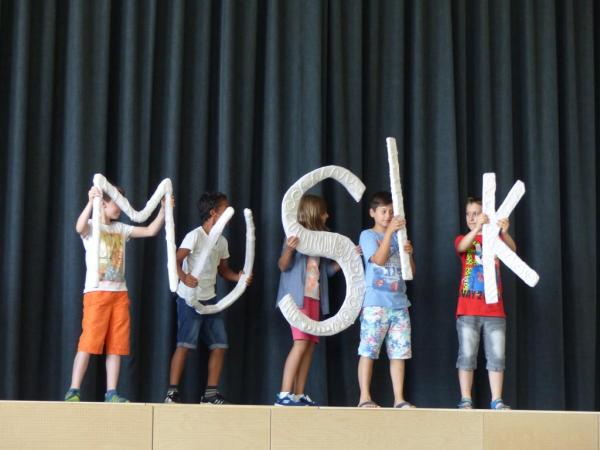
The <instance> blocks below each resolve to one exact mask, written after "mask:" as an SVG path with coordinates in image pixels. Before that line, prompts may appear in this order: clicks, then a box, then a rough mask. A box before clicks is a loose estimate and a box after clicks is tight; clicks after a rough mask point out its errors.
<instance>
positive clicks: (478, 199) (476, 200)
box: [465, 197, 482, 207]
mask: <svg viewBox="0 0 600 450" xmlns="http://www.w3.org/2000/svg"><path fill="white" fill-rule="evenodd" d="M471 203H477V204H478V205H481V203H482V202H481V197H467V202H466V203H465V207H467V206H469V205H470V204H471Z"/></svg>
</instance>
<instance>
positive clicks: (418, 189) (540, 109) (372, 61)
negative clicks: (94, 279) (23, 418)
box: [0, 0, 600, 410]
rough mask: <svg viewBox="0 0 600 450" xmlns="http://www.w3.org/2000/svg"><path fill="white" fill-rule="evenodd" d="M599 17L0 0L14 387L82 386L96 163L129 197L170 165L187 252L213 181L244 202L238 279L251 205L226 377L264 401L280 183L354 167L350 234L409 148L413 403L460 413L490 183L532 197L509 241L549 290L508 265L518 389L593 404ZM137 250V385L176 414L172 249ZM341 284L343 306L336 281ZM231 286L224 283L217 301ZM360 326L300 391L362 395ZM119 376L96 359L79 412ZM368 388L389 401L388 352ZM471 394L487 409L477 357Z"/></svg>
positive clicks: (467, 6)
mask: <svg viewBox="0 0 600 450" xmlns="http://www.w3.org/2000/svg"><path fill="white" fill-rule="evenodd" d="M598 14H599V13H598V10H597V8H595V5H594V2H593V1H592V0H589V1H584V0H582V1H550V0H548V1H536V0H518V1H487V0H484V1H480V0H456V1H426V2H423V1H399V0H389V1H384V0H381V1H352V0H337V1H336V0H331V1H294V0H290V1H275V0H271V1H269V0H244V1H241V0H240V1H177V0H173V1H168V2H162V1H152V0H147V1H135V0H119V1H104V0H102V1H101V0H95V1H89V0H72V1H65V0H44V1H34V0H12V1H11V0H1V1H0V148H1V155H2V157H1V158H0V176H1V177H2V179H1V183H2V184H1V187H2V194H3V196H2V198H3V200H2V202H0V211H1V212H2V218H1V219H2V220H1V221H0V238H1V240H2V252H1V259H0V283H1V284H0V292H1V295H2V299H1V301H0V398H3V399H23V400H58V399H61V398H62V395H63V394H64V392H65V390H66V388H67V387H68V384H69V380H70V373H71V367H72V362H73V356H74V354H75V350H76V344H77V339H78V336H79V333H80V331H81V313H82V304H81V291H82V288H83V282H84V274H85V266H84V252H83V246H82V244H81V241H80V239H79V237H78V236H77V234H76V232H75V231H74V223H75V220H76V218H77V216H78V214H79V212H80V211H81V209H82V208H83V206H84V204H85V202H86V200H87V190H88V189H89V186H90V184H91V180H92V176H93V174H94V173H96V172H100V173H103V174H105V175H106V176H107V177H109V178H110V179H112V180H114V181H115V182H116V183H118V184H120V185H122V186H123V187H124V188H125V189H126V191H127V195H128V198H129V199H130V200H131V201H132V204H133V205H134V206H137V207H140V206H142V205H143V204H144V203H145V201H146V199H147V198H148V197H149V195H150V194H151V193H152V192H153V191H154V189H155V187H156V186H157V184H158V183H159V181H160V180H161V179H162V178H165V177H170V178H171V179H172V180H173V182H174V186H175V190H176V197H177V208H176V228H177V230H176V233H177V241H178V243H180V242H181V239H182V238H183V236H184V234H185V233H186V232H187V231H189V230H191V229H192V228H195V227H197V226H198V225H199V223H198V214H197V211H196V207H195V202H196V200H197V198H198V197H199V195H200V193H201V192H203V191H205V190H215V189H218V190H221V191H224V192H226V193H227V194H228V195H229V197H230V199H231V203H232V205H233V206H234V207H235V208H236V209H237V214H236V216H235V217H234V219H233V220H232V223H231V225H230V226H229V228H228V231H227V233H226V236H227V237H228V239H229V243H230V249H231V253H232V257H231V261H230V263H231V266H232V267H233V268H236V269H239V268H241V265H242V263H243V254H244V238H245V231H244V223H243V219H242V214H241V211H242V208H244V207H250V208H252V210H253V211H254V217H255V220H256V228H257V243H258V245H257V257H256V265H255V267H256V270H255V282H254V285H253V286H252V287H251V288H250V289H249V290H248V291H247V293H246V294H245V295H244V297H243V298H241V299H240V300H239V301H238V302H237V303H236V304H234V305H233V306H232V307H231V308H230V309H229V310H228V311H227V312H226V313H225V316H226V324H227V328H228V332H229V338H230V345H231V349H230V351H229V353H228V355H227V360H226V365H225V370H224V373H223V377H222V383H221V389H222V391H223V392H224V393H225V395H226V396H227V397H229V398H230V399H231V400H233V401H234V402H237V403H258V404H260V403H271V402H272V401H273V400H274V395H275V393H276V391H278V390H279V385H280V381H281V374H282V368H283V363H284V360H285V357H286V355H287V352H288V350H289V348H290V346H291V336H290V332H289V327H288V325H287V324H286V322H285V320H284V319H283V317H282V316H281V314H280V313H279V311H278V310H276V309H275V294H276V290H277V283H278V278H279V274H278V269H277V264H276V261H277V258H278V256H279V250H280V248H281V242H282V239H283V230H282V226H281V222H280V202H281V199H282V196H283V193H284V192H285V191H286V189H287V188H288V186H290V185H291V184H292V183H293V182H294V181H295V180H296V179H297V178H298V177H299V176H301V175H303V174H304V173H306V172H308V171H310V170H312V169H315V168H317V167H319V166H322V165H327V164H337V165H341V166H344V167H346V168H348V169H350V170H352V171H353V172H354V173H355V174H357V175H358V176H359V177H361V178H362V180H363V181H364V182H365V184H366V185H367V194H366V196H365V198H364V199H363V201H362V202H361V203H360V204H356V203H354V202H353V201H352V199H351V198H350V197H349V195H348V194H347V193H346V192H345V190H344V189H343V188H342V187H341V186H340V185H339V184H336V183H334V182H326V183H324V184H323V185H322V186H320V187H319V188H318V189H317V192H321V193H322V194H323V195H324V196H325V197H326V199H327V201H328V204H329V209H330V213H331V219H330V226H331V228H332V229H333V230H335V231H337V232H340V233H343V234H345V235H347V236H349V237H350V238H352V239H353V240H354V241H358V235H359V232H360V230H361V229H364V228H367V227H370V226H371V223H370V220H369V218H368V214H367V204H368V202H367V201H366V199H367V197H368V195H370V194H371V193H373V192H374V191H376V190H380V189H387V188H388V166H387V157H386V150H385V138H386V137H387V136H395V137H396V138H397V139H398V147H399V152H400V164H401V171H402V178H403V187H404V195H405V204H406V211H407V219H408V231H409V237H410V238H411V239H412V240H413V243H414V246H415V258H416V262H417V276H416V279H415V280H414V281H412V282H410V283H409V295H410V299H411V300H412V302H413V306H412V308H411V316H412V324H413V353H414V357H413V359H412V360H411V361H410V362H409V363H408V366H407V375H406V396H407V398H408V399H409V400H411V401H413V402H414V403H415V404H417V405H418V406H423V407H453V406H454V405H455V404H456V401H457V400H458V397H459V389H458V381H457V378H456V370H455V360H456V354H457V338H456V331H455V318H454V311H455V305H456V297H457V290H458V282H459V270H460V267H459V265H460V264H459V260H458V258H457V257H456V254H455V252H454V248H453V240H454V237H455V235H457V234H458V233H460V232H462V231H464V230H465V223H464V206H463V203H464V199H465V197H466V196H467V195H468V194H478V193H480V192H481V183H482V181H481V180H482V174H483V173H484V172H495V173H496V174H497V180H498V191H497V203H498V204H499V203H500V202H501V200H502V199H503V198H504V196H505V195H506V193H507V192H508V190H509V189H510V187H511V186H512V184H513V183H514V181H515V180H517V179H521V180H523V181H524V182H525V184H526V187H527V193H526V195H525V196H524V198H523V199H522V200H521V202H520V204H519V205H518V207H517V208H516V210H515V211H514V213H513V214H512V217H511V230H512V234H513V235H514V236H515V239H516V241H517V244H518V253H519V254H520V255H521V256H522V257H523V259H524V260H525V261H527V262H528V263H529V264H530V265H531V266H532V267H533V268H535V269H536V270H537V271H538V272H539V274H540V277H541V280H540V282H539V284H538V286H537V287H535V288H533V289H532V288H529V287H527V286H526V285H525V284H524V283H523V282H521V281H520V280H519V279H517V278H516V277H515V276H514V275H513V274H512V273H511V272H510V271H508V270H507V269H503V281H504V287H505V298H506V308H507V313H508V332H507V371H506V383H505V393H504V398H505V399H506V401H507V402H508V403H510V404H512V405H513V406H514V407H517V408H527V409H576V410H595V409H598V406H599V405H600V389H599V381H598V380H600V358H599V357H598V344H599V343H600V326H599V311H598V308H597V301H596V300H597V259H596V254H597V252H596V250H597V247H598V240H597V218H596V214H597V207H598V186H597V181H596V177H597V167H598V161H597V157H596V147H597V139H598V133H599V132H600V126H599V125H598V116H597V115H596V112H597V110H598V93H597V91H596V88H597V78H598V76H599V73H600V72H599V71H598V61H600V59H598V58H599V55H598V52H599V48H600V46H599V45H598V44H599V38H598V33H597V32H596V28H597V27H599V22H598ZM598 29H599V30H600V28H598ZM163 236H164V234H163ZM128 248H129V249H128V255H127V260H128V263H127V280H128V285H129V289H130V296H131V299H132V305H131V312H132V329H131V343H132V352H131V356H129V357H127V358H125V359H124V362H123V367H122V373H121V378H120V391H121V392H122V394H123V395H125V396H127V397H129V398H131V399H132V400H135V401H146V402H159V401H162V399H163V396H164V394H165V388H166V386H167V383H168V372H169V361H170V356H171V354H172V351H173V349H174V344H175V331H176V320H175V303H174V302H173V300H172V298H171V295H170V293H169V290H168V284H167V275H166V269H165V266H166V253H165V245H164V239H163V237H157V238H154V239H146V240H135V241H132V242H131V243H130V244H129V245H128ZM333 284H334V285H333V287H332V297H333V308H334V310H336V309H337V308H338V307H339V304H340V302H341V301H342V299H343V296H344V282H343V277H339V276H338V279H337V280H336V281H335V282H334V283H333ZM231 287H232V286H231V285H227V284H226V283H219V292H220V295H223V294H224V293H226V292H227V291H228V290H229V289H230V288H231ZM358 334H359V327H358V324H355V325H354V326H353V327H351V328H350V329H348V330H346V331H344V332H342V333H340V334H338V335H336V336H333V337H329V338H324V339H322V341H321V343H320V344H319V345H318V350H317V352H316V354H315V358H314V363H313V367H312V369H311V373H310V376H309V383H308V387H307V392H308V393H309V394H310V395H312V396H313V398H315V399H316V400H317V401H319V402H321V403H323V404H327V405H342V406H344V405H355V404H356V403H357V400H358V383H357V377H356V368H357V355H356V350H357V345H358V340H359V339H358ZM205 378H206V350H205V349H203V350H200V351H198V352H196V353H192V354H191V356H190V358H189V360H188V365H187V367H186V370H185V375H184V379H183V382H182V389H183V392H182V394H183V397H184V399H185V400H186V401H187V402H193V401H198V399H199V396H200V394H201V390H202V389H203V386H204V382H205ZM104 387H105V375H104V365H103V358H102V357H99V358H96V359H95V360H94V362H93V363H92V365H91V366H90V368H89V370H88V374H87V376H86V379H85V384H84V386H83V397H84V399H85V400H99V399H101V398H102V397H101V396H102V393H103V391H104ZM373 393H374V398H375V399H376V400H377V401H379V402H380V403H382V404H383V405H390V404H391V403H392V389H391V383H390V381H389V376H388V364H387V359H386V357H385V356H383V357H382V360H381V361H380V362H379V363H377V364H376V369H375V373H374V379H373ZM475 395H476V397H477V399H478V400H477V405H478V406H486V405H487V402H488V401H489V388H488V385H487V374H486V372H485V362H484V360H483V359H482V358H480V370H479V371H478V374H477V376H476V383H475Z"/></svg>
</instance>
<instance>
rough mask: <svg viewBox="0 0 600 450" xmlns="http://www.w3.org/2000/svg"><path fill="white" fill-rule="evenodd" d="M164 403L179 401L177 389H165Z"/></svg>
mask: <svg viewBox="0 0 600 450" xmlns="http://www.w3.org/2000/svg"><path fill="white" fill-rule="evenodd" d="M165 403H181V397H180V396H179V391H167V396H166V397H165Z"/></svg>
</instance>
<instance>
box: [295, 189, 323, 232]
mask: <svg viewBox="0 0 600 450" xmlns="http://www.w3.org/2000/svg"><path fill="white" fill-rule="evenodd" d="M326 213H327V204H326V203H325V200H323V199H322V198H321V197H319V196H317V195H311V194H306V195H303V196H302V198H301V199H300V205H299V206H298V222H299V223H300V225H302V226H303V227H304V228H307V229H309V230H313V231H327V230H328V228H327V227H326V226H325V224H324V223H323V214H326Z"/></svg>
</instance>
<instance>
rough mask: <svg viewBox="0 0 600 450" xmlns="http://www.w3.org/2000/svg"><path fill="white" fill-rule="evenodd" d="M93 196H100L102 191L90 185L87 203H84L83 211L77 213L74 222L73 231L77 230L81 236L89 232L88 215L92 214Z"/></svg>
mask: <svg viewBox="0 0 600 450" xmlns="http://www.w3.org/2000/svg"><path fill="white" fill-rule="evenodd" d="M94 197H100V198H102V191H101V190H100V189H98V188H97V187H95V186H92V188H91V189H90V190H89V192H88V202H87V205H85V207H84V208H83V211H81V214H79V217H78V218H77V222H75V231H77V232H78V233H79V234H80V235H81V236H83V237H86V236H87V235H88V234H89V232H90V226H89V225H88V220H89V219H90V216H91V215H92V208H93V206H94Z"/></svg>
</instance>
